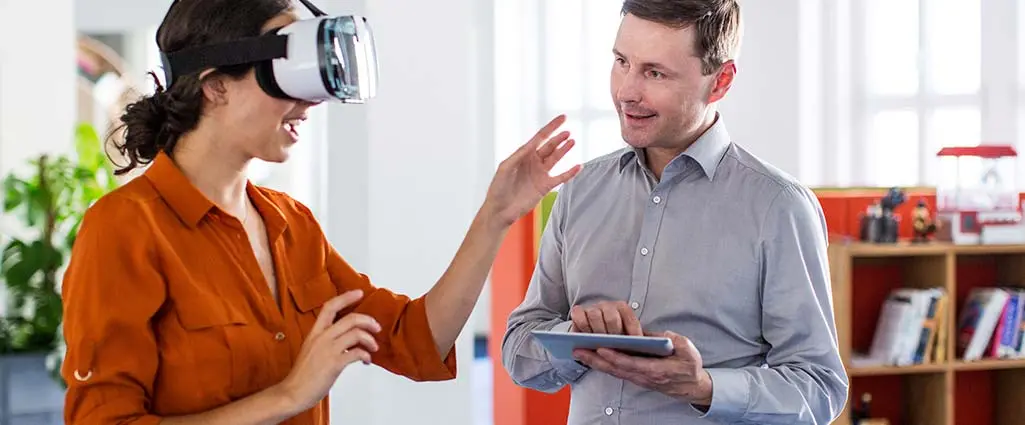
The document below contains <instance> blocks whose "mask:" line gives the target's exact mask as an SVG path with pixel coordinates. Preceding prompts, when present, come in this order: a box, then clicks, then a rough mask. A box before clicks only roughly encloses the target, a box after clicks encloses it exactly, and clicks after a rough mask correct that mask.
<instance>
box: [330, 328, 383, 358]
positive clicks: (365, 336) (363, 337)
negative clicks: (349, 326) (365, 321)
mask: <svg viewBox="0 0 1025 425" xmlns="http://www.w3.org/2000/svg"><path fill="white" fill-rule="evenodd" d="M357 347H362V349H364V350H366V351H367V352H370V353H374V352H377V350H378V349H379V346H378V345H377V341H376V340H375V339H374V336H373V335H370V332H367V331H365V330H362V329H353V330H351V331H349V332H346V333H344V334H342V336H340V337H338V339H336V340H335V349H336V351H335V352H337V353H342V352H345V351H347V350H352V349H353V348H357Z"/></svg>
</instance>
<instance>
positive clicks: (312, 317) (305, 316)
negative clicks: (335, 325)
mask: <svg viewBox="0 0 1025 425" xmlns="http://www.w3.org/2000/svg"><path fill="white" fill-rule="evenodd" d="M288 292H289V294H290V295H291V297H292V301H293V302H294V303H295V308H296V311H297V312H298V313H299V314H297V315H296V316H297V317H298V320H299V327H300V329H302V333H303V336H304V337H305V336H306V335H307V334H309V332H310V329H311V328H313V324H314V323H315V322H316V321H317V316H318V315H320V311H321V310H322V309H323V306H324V303H326V302H328V301H330V300H331V299H332V298H334V297H335V296H337V295H338V288H336V287H335V285H334V282H332V281H331V276H330V275H329V274H328V273H327V271H326V270H325V271H324V272H323V273H320V274H318V275H316V276H314V277H313V278H311V279H308V280H306V281H305V282H301V283H298V284H295V285H289V287H288ZM332 322H333V320H332Z"/></svg>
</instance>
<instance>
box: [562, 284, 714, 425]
mask: <svg viewBox="0 0 1025 425" xmlns="http://www.w3.org/2000/svg"><path fill="white" fill-rule="evenodd" d="M570 319H571V320H572V321H573V325H572V326H571V327H570V331H571V332H579V333H595V334H602V333H604V334H613V335H616V334H618V335H628V336H649V337H665V338H669V340H670V341H672V345H673V351H672V354H670V355H668V356H665V357H649V356H632V355H629V354H626V353H623V352H620V351H617V350H612V349H608V348H598V349H597V350H588V349H576V350H573V357H575V358H576V359H577V361H579V362H581V363H583V364H585V365H587V366H589V367H591V368H592V369H595V370H599V371H602V372H605V373H608V374H609V375H612V376H615V377H617V378H620V379H624V380H627V381H630V382H632V383H634V384H636V385H639V386H641V387H644V388H648V389H650V390H653V391H658V392H661V393H663V394H667V395H671V396H674V397H677V398H679V399H680V400H682V401H685V402H687V403H691V404H693V405H695V407H698V408H699V409H702V410H707V408H708V406H709V405H711V403H712V378H711V376H710V375H709V374H708V372H706V371H705V369H704V367H703V365H702V361H701V353H700V352H698V349H697V347H695V346H694V344H693V343H691V341H690V340H689V339H687V338H686V337H684V336H682V335H678V334H676V333H674V332H671V331H665V332H661V333H657V332H645V331H644V330H643V329H642V328H641V323H640V320H638V319H637V315H635V314H634V312H633V309H632V308H630V306H628V305H627V304H626V303H625V302H622V301H603V302H599V303H597V304H594V305H590V306H579V305H577V306H574V307H573V308H572V310H570Z"/></svg>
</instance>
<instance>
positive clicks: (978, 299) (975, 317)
mask: <svg viewBox="0 0 1025 425" xmlns="http://www.w3.org/2000/svg"><path fill="white" fill-rule="evenodd" d="M1008 297H1009V294H1008V293H1007V291H1005V290H1003V289H1000V288H976V289H973V290H972V292H971V293H970V294H969V295H968V301H967V302H966V303H965V306H966V309H965V312H964V314H963V316H962V317H961V321H960V323H959V324H958V334H959V337H960V338H966V337H967V334H965V332H966V331H970V332H971V337H970V339H968V341H967V345H966V346H965V350H964V354H963V355H962V359H964V360H966V361H972V360H979V359H981V358H982V356H983V354H985V352H986V348H988V347H989V343H990V341H991V340H992V339H993V331H995V330H996V326H997V322H998V321H999V320H1000V316H1001V315H1002V314H1003V311H1004V304H1005V303H1006V302H1007V298H1008ZM973 304H975V305H973ZM959 343H961V344H964V341H963V340H962V341H959Z"/></svg>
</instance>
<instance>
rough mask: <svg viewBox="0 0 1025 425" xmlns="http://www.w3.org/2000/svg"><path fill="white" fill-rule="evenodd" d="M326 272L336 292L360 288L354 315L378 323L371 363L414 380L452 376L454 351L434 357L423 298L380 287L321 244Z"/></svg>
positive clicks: (441, 379) (443, 378)
mask: <svg viewBox="0 0 1025 425" xmlns="http://www.w3.org/2000/svg"><path fill="white" fill-rule="evenodd" d="M325 249H326V250H327V270H328V274H330V276H331V280H332V281H333V282H334V283H335V285H336V286H337V287H338V291H339V293H344V292H346V291H351V290H354V289H360V290H362V291H363V299H362V300H361V301H360V302H359V304H358V305H357V306H356V308H355V309H353V310H350V311H345V312H343V314H345V313H349V312H356V313H362V314H366V315H368V316H371V317H373V318H374V319H375V320H377V322H378V323H380V324H381V332H380V333H378V334H377V335H375V336H376V340H377V344H378V351H377V352H375V353H371V355H370V357H371V359H372V360H373V362H374V364H376V365H378V366H380V367H382V368H384V369H386V370H388V371H390V372H392V373H395V374H397V375H402V376H405V377H407V378H409V379H412V380H414V381H444V380H449V379H454V378H455V377H456V370H457V369H456V350H455V347H453V348H452V349H451V350H450V351H449V352H448V355H446V356H445V358H444V359H443V358H441V356H440V355H439V354H438V348H437V345H436V344H435V342H434V333H433V332H432V331H431V327H430V324H429V322H428V321H427V305H426V304H425V303H424V301H425V298H424V297H420V298H416V299H411V298H410V297H408V296H405V295H401V294H396V293H394V292H392V291H389V290H387V289H384V288H378V287H375V286H374V285H373V284H372V283H371V282H370V279H369V278H368V277H367V276H366V275H365V274H362V273H359V272H357V271H356V270H354V269H353V268H352V266H351V265H349V263H348V262H346V261H345V260H344V259H343V258H342V256H341V255H339V254H338V252H337V251H335V249H334V248H333V247H332V246H331V245H330V244H328V243H327V242H326V241H325Z"/></svg>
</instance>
